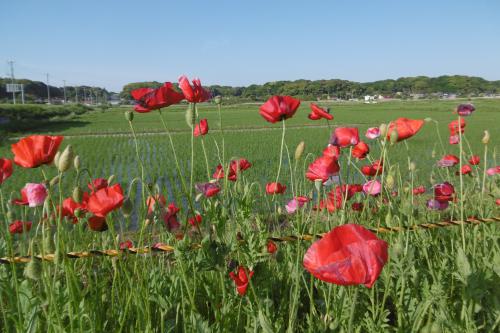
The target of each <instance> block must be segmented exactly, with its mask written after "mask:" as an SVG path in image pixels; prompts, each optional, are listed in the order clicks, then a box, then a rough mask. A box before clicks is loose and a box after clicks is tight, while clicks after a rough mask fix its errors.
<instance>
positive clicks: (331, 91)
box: [120, 75, 500, 101]
mask: <svg viewBox="0 0 500 333" xmlns="http://www.w3.org/2000/svg"><path fill="white" fill-rule="evenodd" d="M160 85H161V83H160V82H135V83H129V84H127V85H125V86H124V87H123V89H122V91H121V93H120V97H121V98H122V99H126V100H130V91H132V90H133V89H136V88H140V87H152V88H156V87H159V86H160ZM208 88H209V89H210V91H211V92H212V94H213V95H221V96H224V97H225V98H234V99H240V100H255V101H258V100H265V99H267V98H268V97H269V96H271V95H291V96H295V97H298V98H302V99H308V100H315V99H318V98H320V99H325V98H333V97H337V98H340V99H349V98H360V97H362V96H364V95H383V96H391V97H395V96H402V97H405V96H412V95H413V94H425V95H428V94H433V93H436V94H438V93H448V94H457V95H466V96H468V95H480V94H499V93H500V80H499V81H487V80H485V79H483V78H480V77H472V76H462V75H454V76H440V77H435V78H432V77H427V76H417V77H402V78H399V79H397V80H381V81H375V82H367V83H360V82H353V81H347V80H339V79H333V80H317V81H311V80H296V81H275V82H268V83H265V84H262V85H258V84H252V85H250V86H248V87H229V86H220V85H213V86H208Z"/></svg>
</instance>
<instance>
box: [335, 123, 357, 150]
mask: <svg viewBox="0 0 500 333" xmlns="http://www.w3.org/2000/svg"><path fill="white" fill-rule="evenodd" d="M358 142H359V131H358V129H357V128H356V127H337V128H336V129H335V130H334V131H333V134H332V137H331V138H330V144H332V145H334V146H339V147H341V148H344V147H349V146H354V145H357V144H358Z"/></svg>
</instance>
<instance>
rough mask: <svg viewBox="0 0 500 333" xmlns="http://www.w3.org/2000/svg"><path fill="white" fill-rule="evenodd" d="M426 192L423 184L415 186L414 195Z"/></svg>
mask: <svg viewBox="0 0 500 333" xmlns="http://www.w3.org/2000/svg"><path fill="white" fill-rule="evenodd" d="M424 193H425V187H424V186H423V185H420V186H418V187H415V188H414V189H413V194H414V195H420V194H424Z"/></svg>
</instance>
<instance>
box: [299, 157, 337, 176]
mask: <svg viewBox="0 0 500 333" xmlns="http://www.w3.org/2000/svg"><path fill="white" fill-rule="evenodd" d="M339 170H340V166H339V163H338V161H337V157H330V156H321V157H318V158H317V159H316V160H315V161H314V162H312V163H311V164H309V168H307V172H306V177H307V179H309V180H311V181H313V182H314V181H317V180H321V181H322V182H323V183H324V182H326V181H327V180H328V179H329V178H330V177H331V176H333V175H335V174H337V173H338V172H339Z"/></svg>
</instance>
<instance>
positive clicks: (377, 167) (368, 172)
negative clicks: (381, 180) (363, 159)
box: [361, 160, 384, 176]
mask: <svg viewBox="0 0 500 333" xmlns="http://www.w3.org/2000/svg"><path fill="white" fill-rule="evenodd" d="M383 171H384V165H383V163H382V162H381V161H380V160H376V161H374V162H373V163H372V164H371V165H363V166H362V167H361V172H362V173H363V174H364V175H365V176H375V175H381V174H382V172H383Z"/></svg>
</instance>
